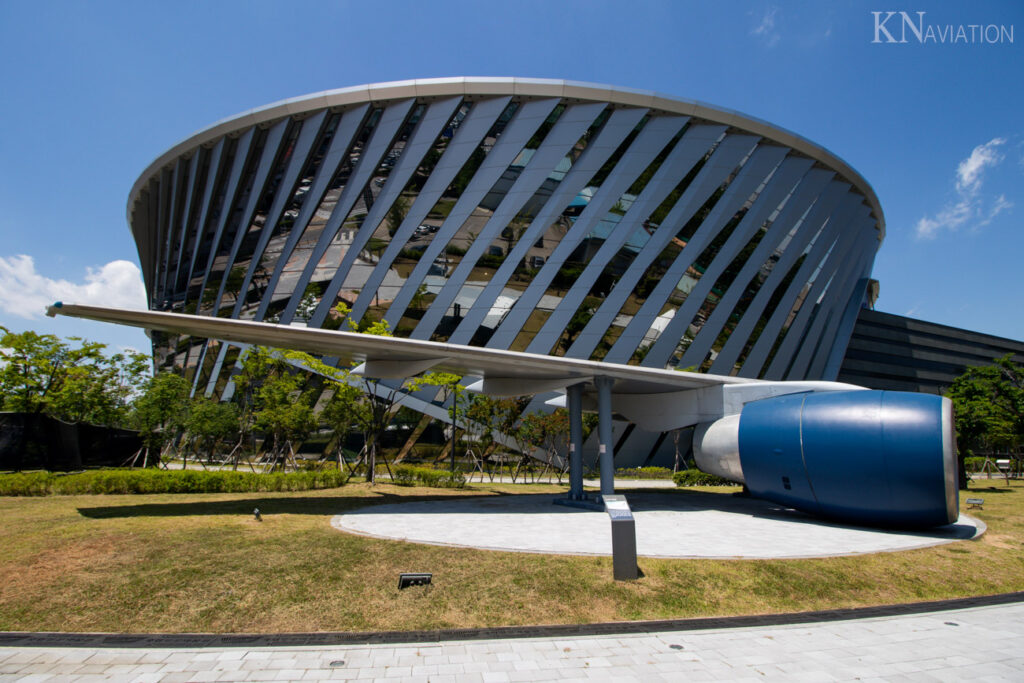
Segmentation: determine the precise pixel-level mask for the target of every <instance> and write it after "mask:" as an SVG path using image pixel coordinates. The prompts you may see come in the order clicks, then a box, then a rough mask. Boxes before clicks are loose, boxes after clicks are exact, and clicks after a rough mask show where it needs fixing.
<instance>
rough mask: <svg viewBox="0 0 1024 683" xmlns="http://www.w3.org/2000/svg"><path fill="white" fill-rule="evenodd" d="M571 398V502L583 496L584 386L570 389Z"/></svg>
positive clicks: (575, 385)
mask: <svg viewBox="0 0 1024 683" xmlns="http://www.w3.org/2000/svg"><path fill="white" fill-rule="evenodd" d="M567 391H568V398H569V500H584V499H585V498H586V496H585V495H584V494H583V384H573V385H572V386H570V387H568V390H567Z"/></svg>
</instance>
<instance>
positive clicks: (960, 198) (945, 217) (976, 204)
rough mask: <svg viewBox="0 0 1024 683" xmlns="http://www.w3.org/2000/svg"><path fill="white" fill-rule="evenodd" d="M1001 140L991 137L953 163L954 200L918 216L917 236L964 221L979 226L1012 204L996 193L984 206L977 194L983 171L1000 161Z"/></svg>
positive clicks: (927, 235) (958, 225)
mask: <svg viewBox="0 0 1024 683" xmlns="http://www.w3.org/2000/svg"><path fill="white" fill-rule="evenodd" d="M1005 144H1006V138H992V139H991V140H989V141H988V142H986V143H985V144H983V145H978V146H977V147H975V148H974V149H973V150H971V153H970V155H969V156H968V157H967V158H966V159H964V160H963V161H961V162H960V163H959V164H958V165H957V167H956V183H955V187H956V194H957V198H956V201H953V202H950V203H948V204H946V205H945V206H943V207H942V208H941V209H940V210H939V211H938V212H936V213H935V215H934V216H922V217H921V218H920V219H919V220H918V221H917V225H916V226H915V232H916V234H917V237H918V238H920V239H931V238H933V237H935V236H936V235H937V234H939V232H940V231H942V230H949V231H950V232H952V231H955V230H958V229H959V228H961V227H963V226H964V225H967V224H968V223H972V224H973V225H974V227H983V226H985V225H988V224H989V223H991V222H992V219H994V218H995V217H996V216H998V215H999V214H1000V213H1002V212H1003V211H1005V210H1006V209H1009V208H1011V207H1012V206H1013V203H1012V202H1010V201H1008V200H1007V199H1006V196H1005V195H999V196H998V197H996V198H995V200H994V201H992V205H991V206H990V207H988V208H987V209H986V208H985V204H986V203H987V202H986V200H985V198H984V197H982V195H981V190H982V183H983V180H984V174H985V171H986V170H987V169H989V168H992V167H994V166H997V165H998V164H999V163H1000V162H1002V161H1003V158H1004V155H1003V154H1002V153H1001V152H1000V147H1002V146H1003V145H1005Z"/></svg>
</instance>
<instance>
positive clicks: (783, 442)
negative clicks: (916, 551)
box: [694, 391, 959, 527]
mask: <svg viewBox="0 0 1024 683" xmlns="http://www.w3.org/2000/svg"><path fill="white" fill-rule="evenodd" d="M737 418H738V419H737ZM694 454H695V456H696V459H697V466H698V467H700V468H701V469H702V470H705V471H708V472H711V473H714V474H719V475H721V476H725V477H726V478H728V479H732V480H734V481H740V482H741V483H745V484H746V485H747V488H748V489H749V490H750V493H751V495H753V496H756V497H758V498H764V499H766V500H771V501H774V502H777V503H780V504H782V505H787V506H789V507H793V508H796V509H798V510H802V511H804V512H808V513H811V514H814V515H820V516H823V517H830V518H833V519H838V520H842V521H846V522H852V523H855V524H867V525H871V526H883V527H929V526H939V525H943V524H951V523H953V522H955V521H956V519H957V517H958V515H959V500H958V491H957V477H956V474H957V471H956V467H957V464H956V437H955V432H954V427H953V408H952V403H951V402H950V401H949V399H947V398H943V397H941V396H932V395H927V394H914V393H908V392H899V391H835V392H821V393H800V394H790V395H786V396H778V397H775V398H769V399H763V400H760V401H753V402H751V403H748V404H746V405H745V406H744V407H743V411H742V412H741V413H740V415H739V416H735V415H734V416H728V417H724V418H722V419H720V420H717V421H715V422H712V423H707V424H703V425H699V426H698V428H697V429H696V430H695V432H694Z"/></svg>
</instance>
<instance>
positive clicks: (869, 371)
mask: <svg viewBox="0 0 1024 683" xmlns="http://www.w3.org/2000/svg"><path fill="white" fill-rule="evenodd" d="M1008 354H1009V355H1010V356H1011V359H1012V360H1013V362H1014V363H1018V364H1022V365H1024V342H1019V341H1014V340H1012V339H1005V338H1003V337H996V336H993V335H991V334H982V333H981V332H971V331H970V330H962V329H959V328H956V327H950V326H948V325H938V324H936V323H930V322H925V321H923V320H915V319H914V318H906V317H904V316H900V315H893V314H892V313H882V312H881V311H873V310H869V309H863V310H861V312H860V314H859V315H858V317H857V324H856V325H855V326H854V328H853V335H852V336H851V338H850V343H849V346H848V347H847V349H846V355H845V357H844V358H843V363H842V366H841V367H840V369H839V376H838V380H839V381H840V382H849V383H850V384H859V385H860V386H862V387H869V388H871V389H884V390H889V391H914V392H917V393H921V394H944V393H945V392H946V390H947V389H949V387H950V385H951V384H952V383H953V380H954V379H956V378H957V377H958V376H959V375H962V374H963V372H964V370H966V369H967V368H969V367H978V366H983V365H991V364H992V361H993V360H995V359H996V358H1002V357H1003V356H1006V355H1008Z"/></svg>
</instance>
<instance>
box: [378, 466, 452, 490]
mask: <svg viewBox="0 0 1024 683" xmlns="http://www.w3.org/2000/svg"><path fill="white" fill-rule="evenodd" d="M391 475H392V482H393V483H395V484H398V485H399V486H415V485H416V484H422V485H423V486H433V487H435V488H445V489H461V488H465V487H466V477H465V475H463V474H462V473H461V472H455V473H454V474H453V473H452V472H446V471H444V470H435V469H431V468H429V467H417V466H416V465H392V466H391Z"/></svg>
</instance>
